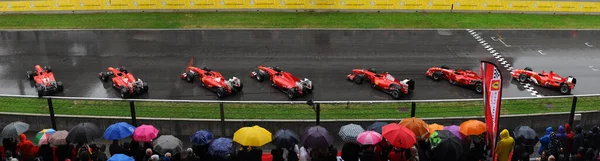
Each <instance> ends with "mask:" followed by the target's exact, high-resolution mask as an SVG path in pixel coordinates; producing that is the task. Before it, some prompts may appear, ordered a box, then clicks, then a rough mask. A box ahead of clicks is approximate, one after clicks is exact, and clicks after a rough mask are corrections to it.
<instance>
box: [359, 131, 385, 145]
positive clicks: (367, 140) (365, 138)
mask: <svg viewBox="0 0 600 161" xmlns="http://www.w3.org/2000/svg"><path fill="white" fill-rule="evenodd" d="M381 140H383V136H381V134H379V133H377V132H375V131H365V132H362V133H360V134H358V138H357V139H356V141H357V142H358V143H360V144H362V145H375V144H377V143H379V142H381Z"/></svg>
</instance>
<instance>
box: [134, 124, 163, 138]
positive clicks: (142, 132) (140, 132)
mask: <svg viewBox="0 0 600 161" xmlns="http://www.w3.org/2000/svg"><path fill="white" fill-rule="evenodd" d="M158 132H159V131H158V129H156V128H154V126H152V125H141V126H139V127H137V128H135V130H134V131H133V140H134V141H137V142H150V141H152V139H154V138H156V137H157V136H158Z"/></svg>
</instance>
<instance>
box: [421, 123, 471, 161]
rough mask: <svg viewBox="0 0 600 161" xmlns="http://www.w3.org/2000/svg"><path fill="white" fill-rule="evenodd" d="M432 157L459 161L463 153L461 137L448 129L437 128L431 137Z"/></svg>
mask: <svg viewBox="0 0 600 161" xmlns="http://www.w3.org/2000/svg"><path fill="white" fill-rule="evenodd" d="M429 142H430V148H431V153H432V155H431V156H432V159H435V160H443V161H458V160H459V157H460V155H461V154H462V153H463V147H462V143H461V141H460V139H459V138H458V137H456V135H454V134H452V132H450V131H448V130H437V131H435V132H433V134H431V137H430V138H429Z"/></svg>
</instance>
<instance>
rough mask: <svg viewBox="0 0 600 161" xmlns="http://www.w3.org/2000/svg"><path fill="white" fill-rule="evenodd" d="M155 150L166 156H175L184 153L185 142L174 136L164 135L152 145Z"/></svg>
mask: <svg viewBox="0 0 600 161" xmlns="http://www.w3.org/2000/svg"><path fill="white" fill-rule="evenodd" d="M152 145H153V147H154V150H156V151H157V152H158V153H160V154H162V155H164V154H165V153H167V152H169V153H171V154H173V155H175V154H179V153H181V152H182V151H183V142H181V140H179V139H177V138H176V137H175V136H173V135H162V136H160V137H158V139H156V140H154V143H152Z"/></svg>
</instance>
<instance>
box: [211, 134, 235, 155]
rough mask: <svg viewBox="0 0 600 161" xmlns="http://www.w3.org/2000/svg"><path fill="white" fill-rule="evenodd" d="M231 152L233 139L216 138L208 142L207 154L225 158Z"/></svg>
mask: <svg viewBox="0 0 600 161" xmlns="http://www.w3.org/2000/svg"><path fill="white" fill-rule="evenodd" d="M231 153H233V140H231V139H229V138H223V137H221V138H217V139H215V140H213V141H211V142H210V144H209V146H208V154H210V155H212V156H219V157H222V158H227V157H229V155H230V154H231Z"/></svg>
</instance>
